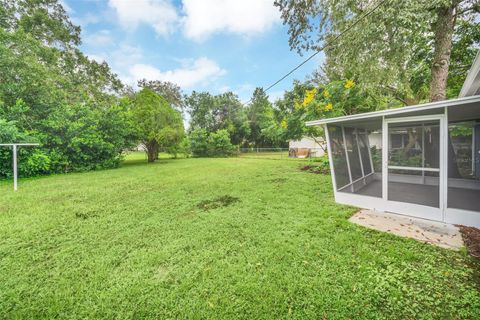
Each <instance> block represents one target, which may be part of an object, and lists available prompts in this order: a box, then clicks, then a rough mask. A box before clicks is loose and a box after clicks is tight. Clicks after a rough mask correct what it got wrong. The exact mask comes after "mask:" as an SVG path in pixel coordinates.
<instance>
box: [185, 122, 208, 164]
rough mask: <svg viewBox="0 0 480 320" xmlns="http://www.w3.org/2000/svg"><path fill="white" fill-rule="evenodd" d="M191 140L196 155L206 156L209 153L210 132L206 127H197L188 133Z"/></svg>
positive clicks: (193, 152) (191, 146)
mask: <svg viewBox="0 0 480 320" xmlns="http://www.w3.org/2000/svg"><path fill="white" fill-rule="evenodd" d="M188 139H189V141H190V150H191V151H192V154H193V155H194V156H196V157H206V156H207V155H208V132H207V130H205V129H202V128H197V129H193V130H192V131H190V133H189V135H188Z"/></svg>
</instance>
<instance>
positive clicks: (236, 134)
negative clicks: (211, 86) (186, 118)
mask: <svg viewBox="0 0 480 320" xmlns="http://www.w3.org/2000/svg"><path fill="white" fill-rule="evenodd" d="M186 105H187V108H188V111H189V113H190V129H191V130H194V129H198V128H202V129H205V130H206V131H207V132H208V133H211V132H216V131H218V130H221V129H225V130H227V131H228V133H229V135H230V141H231V142H232V144H234V145H239V144H243V143H244V142H245V140H246V139H247V137H248V135H249V132H250V127H249V124H248V118H247V114H246V110H245V108H244V107H243V105H242V104H241V103H240V101H239V100H238V97H237V96H236V95H235V94H233V93H232V92H226V93H222V94H219V95H216V96H214V95H211V94H210V93H207V92H196V91H193V92H192V94H191V95H190V96H188V97H187V98H186Z"/></svg>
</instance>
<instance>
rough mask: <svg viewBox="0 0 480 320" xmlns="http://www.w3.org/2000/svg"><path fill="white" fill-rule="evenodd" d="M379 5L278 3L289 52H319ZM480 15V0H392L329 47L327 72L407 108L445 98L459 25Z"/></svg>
mask: <svg viewBox="0 0 480 320" xmlns="http://www.w3.org/2000/svg"><path fill="white" fill-rule="evenodd" d="M378 3H380V2H379V1H377V2H372V1H367V0H364V1H350V0H320V1H310V0H308V1H298V0H276V1H275V5H276V6H277V7H278V8H279V9H280V11H281V14H282V18H283V21H284V23H285V24H288V26H289V35H290V40H289V43H290V47H291V48H292V49H296V50H297V51H298V52H301V53H302V52H306V51H308V50H318V49H319V48H320V47H321V45H322V44H323V43H324V42H326V43H328V42H329V41H331V40H332V39H333V37H335V36H336V35H338V34H339V32H340V31H342V30H344V29H345V28H346V27H347V26H349V25H351V23H352V22H353V21H355V20H356V19H358V18H359V17H360V16H362V15H363V14H365V13H366V12H367V11H369V10H371V9H372V8H373V7H374V6H375V5H376V4H378ZM478 11H479V3H478V1H477V0H420V1H419V0H405V1H392V0H387V1H385V2H384V3H383V4H382V5H380V6H379V7H378V8H377V9H376V11H375V12H373V13H372V14H370V15H369V16H367V17H365V18H364V19H363V20H362V21H360V22H359V23H358V24H357V25H355V26H354V27H353V28H352V29H351V30H350V31H349V32H347V33H346V34H344V36H343V37H341V38H339V39H338V40H337V41H336V43H334V44H333V43H332V44H333V46H331V47H328V49H327V50H326V57H327V59H326V60H327V63H326V65H325V73H326V75H327V77H328V78H329V80H341V79H348V78H356V79H357V80H358V81H359V82H360V83H362V85H364V86H370V87H372V88H374V89H376V90H382V91H383V92H384V93H385V94H391V95H392V96H393V97H394V98H396V99H398V100H400V101H402V103H404V104H414V103H418V102H419V101H422V100H425V99H428V98H430V99H431V100H439V99H444V98H445V96H446V85H447V76H448V70H449V65H450V61H451V47H452V39H455V38H456V31H457V30H456V29H455V26H456V24H457V22H458V21H459V20H467V21H473V19H475V16H478ZM432 43H433V45H432ZM420 79H423V80H422V81H418V80H420ZM428 79H430V84H428ZM426 82H427V83H426Z"/></svg>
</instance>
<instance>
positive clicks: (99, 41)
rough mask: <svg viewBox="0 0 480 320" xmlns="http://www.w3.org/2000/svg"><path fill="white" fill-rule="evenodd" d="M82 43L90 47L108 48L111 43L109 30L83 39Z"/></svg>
mask: <svg viewBox="0 0 480 320" xmlns="http://www.w3.org/2000/svg"><path fill="white" fill-rule="evenodd" d="M84 39H85V40H84V41H85V43H86V44H88V45H92V46H108V45H111V44H112V43H113V38H112V35H111V33H110V31H109V30H100V31H98V32H97V33H94V34H90V35H87V36H85V37H84Z"/></svg>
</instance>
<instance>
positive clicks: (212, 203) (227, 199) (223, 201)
mask: <svg viewBox="0 0 480 320" xmlns="http://www.w3.org/2000/svg"><path fill="white" fill-rule="evenodd" d="M239 201H240V199H239V198H237V197H232V196H229V195H225V196H221V197H217V198H215V199H211V200H203V201H200V202H199V203H198V204H197V207H198V208H199V209H202V210H203V211H208V210H212V209H217V208H222V207H227V206H229V205H232V204H234V203H236V202H239Z"/></svg>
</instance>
